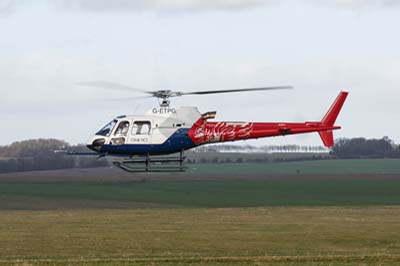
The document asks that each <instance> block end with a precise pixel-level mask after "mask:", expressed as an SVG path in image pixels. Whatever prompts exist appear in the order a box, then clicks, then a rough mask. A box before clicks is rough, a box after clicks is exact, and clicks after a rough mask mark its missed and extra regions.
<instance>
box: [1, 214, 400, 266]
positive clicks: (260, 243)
mask: <svg viewBox="0 0 400 266" xmlns="http://www.w3.org/2000/svg"><path fill="white" fill-rule="evenodd" d="M399 220H400V208H399V207H379V208H377V207H363V208H359V207H355V208H343V207H341V208H336V207H330V208H303V207H302V208H293V207H289V208H282V207H276V208H224V209H218V208H213V209H197V208H195V209H192V208H191V209H134V210H132V209H131V210H86V211H85V210H66V211H34V212H32V211H22V212H20V211H6V212H2V215H1V216H0V228H1V230H0V239H1V241H0V257H1V260H0V264H3V265H18V263H20V264H19V265H188V264H189V265H270V264H271V263H279V264H278V265H343V263H350V264H349V265H360V263H365V264H367V263H370V264H372V265H376V263H377V262H379V263H381V265H389V264H391V265H398V263H400V256H399V252H400V224H399V223H398V221H399ZM21 259H24V260H23V261H24V264H22V263H21V261H18V260H21ZM365 264H363V265H365Z"/></svg>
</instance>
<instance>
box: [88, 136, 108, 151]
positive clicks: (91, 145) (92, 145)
mask: <svg viewBox="0 0 400 266" xmlns="http://www.w3.org/2000/svg"><path fill="white" fill-rule="evenodd" d="M105 142H106V140H105V139H103V138H100V139H99V138H97V139H94V140H93V139H90V140H89V141H88V142H87V143H86V147H87V148H88V149H90V150H92V151H95V152H100V151H101V148H102V147H103V145H104V143H105Z"/></svg>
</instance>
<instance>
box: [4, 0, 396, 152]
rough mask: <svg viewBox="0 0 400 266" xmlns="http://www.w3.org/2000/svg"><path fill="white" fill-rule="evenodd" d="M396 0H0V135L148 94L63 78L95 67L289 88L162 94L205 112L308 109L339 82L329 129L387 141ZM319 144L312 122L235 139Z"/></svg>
mask: <svg viewBox="0 0 400 266" xmlns="http://www.w3.org/2000/svg"><path fill="white" fill-rule="evenodd" d="M398 3H399V4H398ZM399 27H400V1H396V0H386V1H385V0H364V1H363V0H358V1H355V0H347V1H346V0H341V1H340V0H336V1H335V0H326V1H324V0H320V1H318V0H299V1H291V0H282V1H279V0H264V1H263V0H250V1H249V0H231V1H229V0H225V1H224V0H219V1H217V0H147V1H144V0H142V1H140V0H138V1H129V0H113V1H109V0H65V1H64V0H35V1H28V0H25V1H24V0H15V1H14V0H0V92H1V96H0V121H1V122H2V126H1V127H0V128H1V129H2V130H1V131H0V145H5V144H9V143H11V142H13V141H16V140H24V139H30V138H39V137H40V138H49V137H52V138H59V139H64V140H66V141H69V142H71V143H84V142H86V140H87V139H88V138H89V137H90V136H91V135H92V134H93V133H94V132H95V131H97V130H98V129H99V128H100V127H101V126H102V125H104V124H106V123H107V122H108V121H109V120H111V119H112V118H113V117H114V116H117V115H121V114H132V113H134V112H135V113H136V114H141V113H143V112H145V111H146V109H149V108H151V107H153V106H156V105H157V100H155V99H154V100H153V99H146V100H136V101H132V102H109V101H106V100H107V99H109V98H121V97H125V96H126V97H131V96H141V95H140V94H135V93H128V92H122V91H109V90H102V89H89V88H82V87H76V86H74V85H73V83H75V82H84V81H96V80H106V81H112V82H117V83H122V84H126V85H130V86H133V87H137V88H142V89H150V90H156V89H173V90H174V89H175V90H181V91H192V90H212V89H235V88H246V87H255V86H277V85H292V86H294V87H295V90H291V91H274V92H253V93H243V94H232V95H223V94H221V95H209V96H191V97H184V98H174V99H172V103H173V105H174V106H180V105H184V106H189V105H191V106H198V108H199V110H200V111H201V112H206V111H213V110H216V111H218V113H217V120H235V121H259V122H262V121H266V122H269V121H270V122H273V121H299V122H300V121H305V120H306V121H313V120H317V121H318V120H320V119H321V118H322V117H323V115H324V114H325V112H326V111H327V109H328V107H329V106H330V104H331V103H332V101H333V100H334V98H335V97H336V96H337V94H338V93H339V91H340V90H348V91H349V92H350V95H349V98H348V101H347V102H346V104H345V106H344V109H343V111H342V113H341V115H340V117H339V119H338V121H337V124H338V125H341V126H342V127H343V129H342V130H340V131H336V132H335V133H336V134H335V137H337V138H338V137H359V136H365V137H369V138H381V137H383V136H389V137H391V138H392V139H394V140H395V141H396V142H397V143H400V123H399V121H400V112H399V110H398V108H399V107H398V104H397V103H398V102H399V99H400V48H399V47H400V36H399V34H398V31H399ZM242 143H248V144H252V145H265V144H284V143H285V144H301V145H303V144H304V145H321V141H320V139H319V137H318V135H317V134H308V135H301V136H286V137H284V138H283V137H280V138H270V139H263V140H257V141H248V142H242Z"/></svg>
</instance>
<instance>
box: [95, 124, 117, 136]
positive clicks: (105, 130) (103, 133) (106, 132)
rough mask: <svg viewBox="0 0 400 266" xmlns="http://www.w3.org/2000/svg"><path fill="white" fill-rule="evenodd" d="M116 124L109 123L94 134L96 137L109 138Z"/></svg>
mask: <svg viewBox="0 0 400 266" xmlns="http://www.w3.org/2000/svg"><path fill="white" fill-rule="evenodd" d="M116 124H117V120H113V121H111V122H110V123H108V124H107V125H105V126H104V127H103V128H102V129H100V130H99V131H98V132H97V133H96V135H99V136H104V137H109V136H110V134H111V132H112V130H113V129H114V127H115V125H116Z"/></svg>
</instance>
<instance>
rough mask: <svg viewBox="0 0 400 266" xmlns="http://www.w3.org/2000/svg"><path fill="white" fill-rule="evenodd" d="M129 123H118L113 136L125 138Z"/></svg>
mask: <svg viewBox="0 0 400 266" xmlns="http://www.w3.org/2000/svg"><path fill="white" fill-rule="evenodd" d="M129 125H130V124H129V122H128V121H122V122H120V123H119V125H118V127H117V129H116V130H115V133H114V136H126V135H128V132H129Z"/></svg>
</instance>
